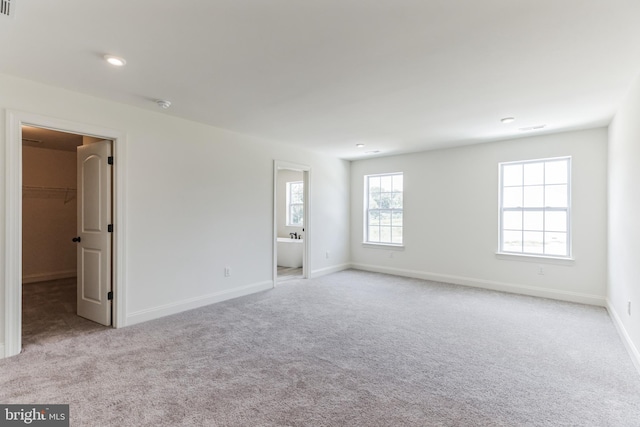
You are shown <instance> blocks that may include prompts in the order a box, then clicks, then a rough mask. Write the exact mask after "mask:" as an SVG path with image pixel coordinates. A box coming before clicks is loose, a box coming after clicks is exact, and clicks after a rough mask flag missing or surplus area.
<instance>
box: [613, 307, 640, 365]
mask: <svg viewBox="0 0 640 427" xmlns="http://www.w3.org/2000/svg"><path fill="white" fill-rule="evenodd" d="M607 311H608V312H609V316H610V317H611V319H612V320H613V324H614V325H615V326H616V329H617V330H618V334H619V335H620V338H621V339H622V342H623V343H624V346H625V347H626V349H627V351H628V352H629V356H631V360H632V361H633V365H634V366H635V367H636V369H637V370H638V373H639V374H640V352H639V351H638V348H637V347H636V346H635V345H634V344H633V341H632V340H631V337H630V336H629V334H628V333H627V330H626V329H625V327H624V324H623V323H622V319H620V316H618V312H617V311H616V310H614V308H613V305H611V301H609V299H608V298H607Z"/></svg>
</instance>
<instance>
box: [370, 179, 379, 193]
mask: <svg viewBox="0 0 640 427" xmlns="http://www.w3.org/2000/svg"><path fill="white" fill-rule="evenodd" d="M371 191H380V177H379V176H370V177H369V192H371Z"/></svg>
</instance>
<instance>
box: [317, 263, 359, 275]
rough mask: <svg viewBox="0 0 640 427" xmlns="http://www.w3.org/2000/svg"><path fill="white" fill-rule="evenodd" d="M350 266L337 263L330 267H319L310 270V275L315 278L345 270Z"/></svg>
mask: <svg viewBox="0 0 640 427" xmlns="http://www.w3.org/2000/svg"><path fill="white" fill-rule="evenodd" d="M349 268H351V264H338V265H332V266H331V267H325V268H320V269H318V270H313V271H312V272H311V277H313V278H316V277H320V276H324V275H327V274H331V273H337V272H338V271H342V270H347V269H349Z"/></svg>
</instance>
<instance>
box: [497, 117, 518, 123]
mask: <svg viewBox="0 0 640 427" xmlns="http://www.w3.org/2000/svg"><path fill="white" fill-rule="evenodd" d="M500 121H501V122H502V123H505V124H506V123H511V122H515V121H516V119H515V117H505V118H503V119H500Z"/></svg>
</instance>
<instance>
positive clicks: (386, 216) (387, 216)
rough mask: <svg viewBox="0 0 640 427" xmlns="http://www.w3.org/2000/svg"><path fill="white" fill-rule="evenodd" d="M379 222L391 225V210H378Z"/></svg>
mask: <svg viewBox="0 0 640 427" xmlns="http://www.w3.org/2000/svg"><path fill="white" fill-rule="evenodd" d="M380 224H381V225H391V212H390V211H380Z"/></svg>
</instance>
